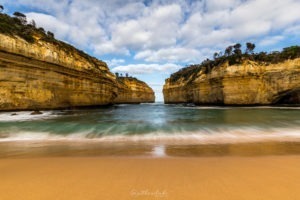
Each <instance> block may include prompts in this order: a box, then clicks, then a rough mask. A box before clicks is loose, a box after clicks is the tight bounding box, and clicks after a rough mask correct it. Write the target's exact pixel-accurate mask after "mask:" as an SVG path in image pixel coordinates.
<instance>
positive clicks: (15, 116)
mask: <svg viewBox="0 0 300 200" xmlns="http://www.w3.org/2000/svg"><path fill="white" fill-rule="evenodd" d="M32 112H33V111H19V112H5V113H0V122H14V121H33V120H44V119H49V118H53V117H57V115H56V114H54V113H53V112H52V111H42V114H40V115H31V113H32Z"/></svg>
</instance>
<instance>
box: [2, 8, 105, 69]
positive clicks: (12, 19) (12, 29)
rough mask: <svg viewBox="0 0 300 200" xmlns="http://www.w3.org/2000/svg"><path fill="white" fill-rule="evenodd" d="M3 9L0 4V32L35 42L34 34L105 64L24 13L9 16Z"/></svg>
mask: <svg viewBox="0 0 300 200" xmlns="http://www.w3.org/2000/svg"><path fill="white" fill-rule="evenodd" d="M3 9H4V7H3V6H2V5H0V34H4V35H9V36H12V37H14V36H18V37H20V38H22V39H24V40H26V41H27V42H29V43H34V42H36V37H35V36H38V38H39V40H42V41H45V42H48V43H51V44H53V45H55V46H58V47H59V48H61V49H63V50H64V51H65V52H67V53H72V52H76V53H78V54H79V55H80V56H82V57H84V58H85V59H87V60H88V61H89V62H92V63H94V64H95V65H96V66H97V65H99V63H97V62H101V63H102V64H103V65H106V63H104V62H102V61H100V60H98V59H96V58H94V57H92V56H90V55H88V54H86V53H85V52H83V51H81V50H78V49H76V48H75V47H73V46H72V45H70V44H67V43H65V42H63V41H60V40H57V39H55V36H54V34H53V33H52V32H50V31H45V29H44V28H42V27H37V26H36V23H35V21H34V20H31V21H30V22H28V21H27V18H26V15H25V14H23V13H20V12H15V13H14V14H13V16H9V15H7V14H5V13H2V10H3Z"/></svg>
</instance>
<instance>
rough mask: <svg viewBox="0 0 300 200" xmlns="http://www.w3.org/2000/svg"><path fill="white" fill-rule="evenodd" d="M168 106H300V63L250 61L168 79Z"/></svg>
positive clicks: (165, 88) (226, 64)
mask: <svg viewBox="0 0 300 200" xmlns="http://www.w3.org/2000/svg"><path fill="white" fill-rule="evenodd" d="M163 94H164V100H165V103H195V104H214V105H269V104H277V103H284V104H300V59H299V58H298V59H294V60H286V61H284V62H281V63H278V64H262V63H257V62H253V61H249V60H245V61H243V64H239V65H232V66H229V65H228V63H224V64H222V65H221V66H218V67H214V68H213V69H212V71H211V72H209V73H205V70H204V69H203V70H202V69H201V70H200V71H199V72H197V74H192V75H190V76H189V77H180V78H179V79H177V80H176V81H172V80H171V79H170V78H169V79H166V82H165V85H164V88H163Z"/></svg>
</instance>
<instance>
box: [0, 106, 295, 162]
mask: <svg viewBox="0 0 300 200" xmlns="http://www.w3.org/2000/svg"><path fill="white" fill-rule="evenodd" d="M42 112H43V114H42V115H30V113H31V112H30V111H22V112H1V113H0V154H1V149H2V156H3V155H4V154H12V153H14V152H16V151H18V148H19V153H20V152H27V151H29V150H30V151H33V150H34V149H38V148H40V147H43V148H44V147H45V146H47V148H48V149H49V148H50V147H53V145H54V147H53V148H52V150H51V151H53V149H55V151H65V150H66V149H70V148H71V149H72V148H73V147H74V146H76V145H77V146H76V147H78V144H81V145H79V146H80V148H79V149H80V152H81V153H82V152H83V151H84V150H85V149H89V148H91V147H92V149H93V150H95V148H96V149H97V152H98V153H99V152H100V151H104V152H105V151H109V152H111V151H113V152H114V153H116V149H117V153H120V152H122V151H126V152H127V153H128V152H139V151H143V152H145V151H147V152H148V147H149V148H150V150H149V151H151V152H152V153H153V154H155V155H157V156H164V155H165V148H166V146H170V145H176V147H178V146H180V145H181V146H184V145H185V147H186V146H190V147H192V146H193V145H194V147H195V145H201V144H202V145H203V144H206V145H207V144H209V145H212V144H223V145H225V144H231V143H235V144H236V143H245V142H246V143H249V142H261V141H289V142H291V141H300V107H203V106H202V107H197V106H188V105H164V104H162V103H155V104H137V105H113V106H110V107H105V108H98V109H77V110H61V111H59V110H55V111H42ZM16 144H17V146H18V148H16ZM49 144H51V145H50V147H49ZM58 144H60V146H59V147H58V146H57V145H58ZM66 144H67V145H66ZM82 144H84V145H82ZM116 144H118V145H116ZM147 145H148V146H147ZM129 146H130V148H129ZM4 147H5V148H4ZM37 147H38V148H37ZM110 147H111V148H112V150H109V148H110ZM99 148H100V149H99ZM103 148H104V149H105V150H103ZM132 148H133V149H132ZM50 149H51V148H50ZM77 150H78V148H77ZM77 152H78V151H77ZM125 154H126V153H125ZM0 156H1V155H0Z"/></svg>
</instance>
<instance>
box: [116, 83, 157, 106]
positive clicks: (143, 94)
mask: <svg viewBox="0 0 300 200" xmlns="http://www.w3.org/2000/svg"><path fill="white" fill-rule="evenodd" d="M117 83H118V88H119V89H118V96H117V98H116V99H115V100H114V102H115V103H117V104H129V103H153V102H154V101H155V96H154V92H153V90H152V88H150V87H149V86H148V85H147V84H146V83H144V82H142V81H139V80H137V79H136V78H131V77H118V78H117Z"/></svg>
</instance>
